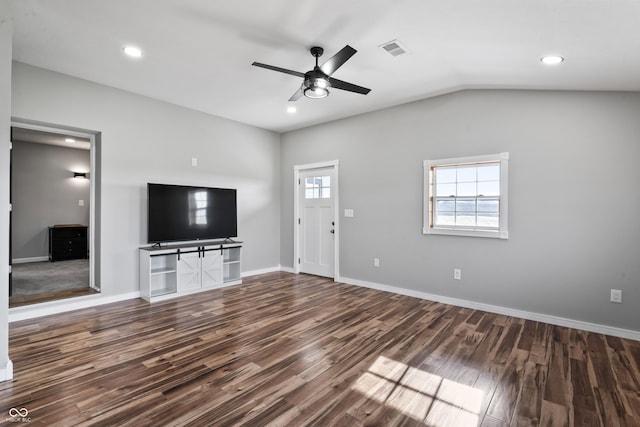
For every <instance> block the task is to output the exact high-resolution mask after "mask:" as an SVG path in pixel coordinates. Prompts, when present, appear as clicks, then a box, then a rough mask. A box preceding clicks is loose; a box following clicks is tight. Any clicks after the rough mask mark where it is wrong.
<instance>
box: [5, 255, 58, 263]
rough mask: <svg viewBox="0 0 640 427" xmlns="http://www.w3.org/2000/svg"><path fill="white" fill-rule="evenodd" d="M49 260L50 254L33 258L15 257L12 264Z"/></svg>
mask: <svg viewBox="0 0 640 427" xmlns="http://www.w3.org/2000/svg"><path fill="white" fill-rule="evenodd" d="M42 261H49V257H48V256H34V257H31V258H14V259H12V260H11V264H26V263H29V262H42Z"/></svg>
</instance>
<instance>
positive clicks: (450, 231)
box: [422, 227, 509, 240]
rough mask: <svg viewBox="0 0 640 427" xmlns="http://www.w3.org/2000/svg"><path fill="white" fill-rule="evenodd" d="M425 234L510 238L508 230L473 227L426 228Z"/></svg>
mask: <svg viewBox="0 0 640 427" xmlns="http://www.w3.org/2000/svg"><path fill="white" fill-rule="evenodd" d="M422 233H423V234H439V235H444V236H462V237H487V238H490V239H502V240H507V239H509V232H508V231H491V230H473V229H455V228H433V227H429V228H425V229H423V230H422Z"/></svg>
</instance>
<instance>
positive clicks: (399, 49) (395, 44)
mask: <svg viewBox="0 0 640 427" xmlns="http://www.w3.org/2000/svg"><path fill="white" fill-rule="evenodd" d="M380 47H381V48H383V49H384V50H386V51H387V52H389V54H391V55H392V56H400V55H404V54H405V53H407V52H409V50H408V49H407V48H406V47H404V45H403V44H402V43H400V41H399V40H391V41H390V42H386V43H383V44H381V45H380Z"/></svg>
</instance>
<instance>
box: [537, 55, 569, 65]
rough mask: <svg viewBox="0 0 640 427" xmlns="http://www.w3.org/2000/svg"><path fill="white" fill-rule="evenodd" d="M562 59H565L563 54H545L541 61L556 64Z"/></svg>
mask: <svg viewBox="0 0 640 427" xmlns="http://www.w3.org/2000/svg"><path fill="white" fill-rule="evenodd" d="M562 61H564V58H563V57H562V56H556V55H552V56H543V57H542V58H540V62H542V63H543V64H546V65H556V64H559V63H561V62H562Z"/></svg>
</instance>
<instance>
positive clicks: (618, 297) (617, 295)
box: [610, 289, 622, 304]
mask: <svg viewBox="0 0 640 427" xmlns="http://www.w3.org/2000/svg"><path fill="white" fill-rule="evenodd" d="M610 301H611V302H615V303H618V304H622V291H621V290H619V289H611V298H610Z"/></svg>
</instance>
